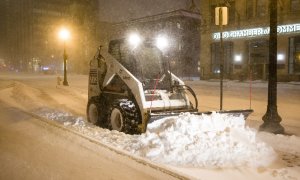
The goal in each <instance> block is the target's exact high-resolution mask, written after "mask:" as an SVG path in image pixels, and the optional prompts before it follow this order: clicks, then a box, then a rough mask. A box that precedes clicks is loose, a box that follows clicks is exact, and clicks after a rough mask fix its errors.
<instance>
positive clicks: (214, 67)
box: [211, 42, 233, 74]
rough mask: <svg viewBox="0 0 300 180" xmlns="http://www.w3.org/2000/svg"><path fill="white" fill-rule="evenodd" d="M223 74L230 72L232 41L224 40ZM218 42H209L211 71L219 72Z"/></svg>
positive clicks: (219, 52)
mask: <svg viewBox="0 0 300 180" xmlns="http://www.w3.org/2000/svg"><path fill="white" fill-rule="evenodd" d="M223 46H224V56H223V57H224V74H230V73H231V71H232V63H233V62H232V60H233V56H232V53H233V42H224V44H223ZM220 47H221V46H220V43H219V42H217V43H212V44H211V72H212V73H215V74H218V73H220V61H221V48H220Z"/></svg>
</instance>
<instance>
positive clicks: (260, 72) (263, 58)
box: [247, 39, 269, 79]
mask: <svg viewBox="0 0 300 180" xmlns="http://www.w3.org/2000/svg"><path fill="white" fill-rule="evenodd" d="M248 49H249V52H248V53H247V54H248V63H249V64H250V68H251V72H252V78H253V79H266V78H267V74H268V64H269V41H268V40H265V39H257V40H252V41H249V42H248Z"/></svg>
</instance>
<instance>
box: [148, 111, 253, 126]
mask: <svg viewBox="0 0 300 180" xmlns="http://www.w3.org/2000/svg"><path fill="white" fill-rule="evenodd" d="M184 112H189V113H191V114H195V115H203V114H206V115H210V114H212V113H213V112H216V113H220V114H228V115H231V116H240V115H243V116H244V119H245V120H246V119H247V118H248V116H249V115H250V114H251V113H252V112H253V109H244V110H228V111H226V110H223V111H206V112H195V111H181V112H161V113H159V112H158V113H151V114H150V119H149V121H148V123H151V122H153V121H156V120H159V119H161V118H165V117H170V116H179V115H180V113H184Z"/></svg>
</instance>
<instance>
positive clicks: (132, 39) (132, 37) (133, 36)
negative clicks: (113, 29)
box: [128, 33, 142, 48]
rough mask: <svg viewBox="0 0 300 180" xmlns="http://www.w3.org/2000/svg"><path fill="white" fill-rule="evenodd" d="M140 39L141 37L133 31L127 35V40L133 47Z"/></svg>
mask: <svg viewBox="0 0 300 180" xmlns="http://www.w3.org/2000/svg"><path fill="white" fill-rule="evenodd" d="M141 41H142V40H141V37H140V36H139V35H138V34H136V33H134V34H130V35H129V38H128V42H129V44H130V45H131V46H132V47H133V48H136V47H137V46H138V45H139V44H140V43H141Z"/></svg>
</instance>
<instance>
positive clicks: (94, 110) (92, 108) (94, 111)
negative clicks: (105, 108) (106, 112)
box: [87, 100, 100, 125]
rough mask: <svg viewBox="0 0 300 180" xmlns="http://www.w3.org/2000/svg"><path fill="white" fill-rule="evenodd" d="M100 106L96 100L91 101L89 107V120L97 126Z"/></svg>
mask: <svg viewBox="0 0 300 180" xmlns="http://www.w3.org/2000/svg"><path fill="white" fill-rule="evenodd" d="M99 114H100V113H99V104H98V103H96V102H95V101H94V100H90V101H89V102H88V105H87V120H88V122H90V123H92V124H94V125H96V124H97V123H98V119H99Z"/></svg>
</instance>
